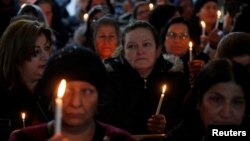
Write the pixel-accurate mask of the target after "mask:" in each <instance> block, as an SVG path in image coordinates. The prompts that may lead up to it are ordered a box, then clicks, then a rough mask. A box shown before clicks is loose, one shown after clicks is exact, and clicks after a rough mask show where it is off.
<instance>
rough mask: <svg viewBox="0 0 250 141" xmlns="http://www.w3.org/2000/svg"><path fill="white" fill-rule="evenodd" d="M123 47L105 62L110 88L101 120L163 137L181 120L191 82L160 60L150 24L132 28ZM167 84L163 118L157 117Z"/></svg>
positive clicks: (128, 27) (125, 32)
mask: <svg viewBox="0 0 250 141" xmlns="http://www.w3.org/2000/svg"><path fill="white" fill-rule="evenodd" d="M121 44H122V45H121V48H118V54H119V55H118V57H116V58H110V59H107V60H105V65H106V67H107V69H108V71H109V72H108V76H109V81H110V83H108V84H110V85H108V86H107V95H106V97H104V98H103V102H104V103H103V106H102V107H100V108H101V109H100V110H99V116H100V118H101V119H102V120H104V121H107V122H108V123H112V124H114V125H116V126H118V127H120V128H123V129H126V130H127V131H129V132H130V133H132V134H150V133H164V131H165V129H168V128H171V127H172V126H173V125H174V124H175V123H177V122H178V120H179V118H180V113H181V110H180V109H181V108H180V107H181V104H180V101H181V100H182V97H183V96H184V94H185V93H186V91H187V89H188V81H186V79H185V77H184V75H183V73H181V72H180V70H179V71H178V69H177V70H176V71H173V70H172V68H174V65H173V64H172V63H170V62H169V61H167V60H164V59H163V58H161V57H160V54H161V48H160V46H159V41H158V35H157V32H156V30H155V29H154V28H153V27H152V26H151V25H150V24H149V23H148V22H146V21H135V22H133V23H131V24H129V25H128V26H127V27H126V28H125V30H124V32H123V35H122V41H121ZM165 83H166V84H167V85H168V88H167V92H166V97H165V100H164V101H163V104H162V107H161V111H160V114H158V113H157V114H155V113H156V109H157V105H158V102H159V99H160V94H161V91H162V86H163V84H165ZM180 87H182V89H179V88H180ZM105 98H107V99H105ZM173 111H175V112H173ZM166 123H167V125H166Z"/></svg>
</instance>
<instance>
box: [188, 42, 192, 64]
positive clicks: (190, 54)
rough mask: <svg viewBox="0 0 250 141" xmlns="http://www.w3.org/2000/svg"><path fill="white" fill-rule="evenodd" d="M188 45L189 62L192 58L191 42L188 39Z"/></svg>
mask: <svg viewBox="0 0 250 141" xmlns="http://www.w3.org/2000/svg"><path fill="white" fill-rule="evenodd" d="M188 45H189V62H191V61H192V60H193V53H192V51H193V43H192V42H191V41H189V43H188Z"/></svg>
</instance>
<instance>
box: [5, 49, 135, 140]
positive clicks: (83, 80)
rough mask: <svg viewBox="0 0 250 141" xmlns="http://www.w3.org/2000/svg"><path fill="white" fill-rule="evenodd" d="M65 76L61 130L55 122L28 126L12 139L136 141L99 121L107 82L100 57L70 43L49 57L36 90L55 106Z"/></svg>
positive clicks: (12, 136)
mask: <svg viewBox="0 0 250 141" xmlns="http://www.w3.org/2000/svg"><path fill="white" fill-rule="evenodd" d="M62 79H65V80H66V82H67V84H66V90H65V92H64V95H63V98H62V103H63V106H62V130H61V132H60V133H59V134H56V133H55V132H54V127H55V122H54V121H51V122H49V123H47V124H46V123H44V124H40V125H37V126H31V127H27V128H25V129H22V130H20V131H17V132H15V133H13V134H12V135H11V137H10V138H9V141H21V140H35V141H45V140H48V141H56V140H70V141H73V140H74V141H82V140H84V141H101V140H104V141H106V140H107V141H108V140H117V141H133V139H132V138H131V136H130V135H129V133H128V132H126V131H124V130H122V129H118V128H116V127H113V126H111V125H108V124H105V123H102V122H99V121H96V120H95V119H94V115H95V113H96V108H97V105H98V97H99V96H100V95H102V93H103V88H104V86H105V82H106V70H105V67H104V65H103V63H102V61H101V59H100V58H99V57H98V56H97V55H96V54H95V53H94V52H91V51H89V50H87V49H85V48H80V47H77V46H69V47H66V48H63V49H61V50H59V51H57V52H56V53H55V54H53V56H52V57H51V59H50V60H49V62H48V64H47V66H46V69H45V72H44V75H43V78H42V79H41V81H40V82H39V84H38V87H37V92H39V93H41V94H43V95H44V96H45V97H46V98H48V99H49V101H50V102H51V103H52V106H53V108H54V109H55V106H56V105H55V99H56V97H57V88H58V84H59V83H60V81H61V80H62Z"/></svg>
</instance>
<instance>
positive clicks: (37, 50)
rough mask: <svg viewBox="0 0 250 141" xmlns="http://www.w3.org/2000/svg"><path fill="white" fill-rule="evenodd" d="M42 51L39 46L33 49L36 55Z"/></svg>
mask: <svg viewBox="0 0 250 141" xmlns="http://www.w3.org/2000/svg"><path fill="white" fill-rule="evenodd" d="M40 53H41V50H40V49H39V48H37V47H35V48H34V50H33V52H32V56H33V57H36V56H37V55H39V54H40Z"/></svg>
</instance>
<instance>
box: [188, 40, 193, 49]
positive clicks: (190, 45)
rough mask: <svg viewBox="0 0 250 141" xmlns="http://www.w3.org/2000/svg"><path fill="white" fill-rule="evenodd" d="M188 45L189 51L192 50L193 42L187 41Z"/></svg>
mask: <svg viewBox="0 0 250 141" xmlns="http://www.w3.org/2000/svg"><path fill="white" fill-rule="evenodd" d="M188 45H189V49H190V50H192V48H193V42H191V41H189V43H188Z"/></svg>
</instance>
